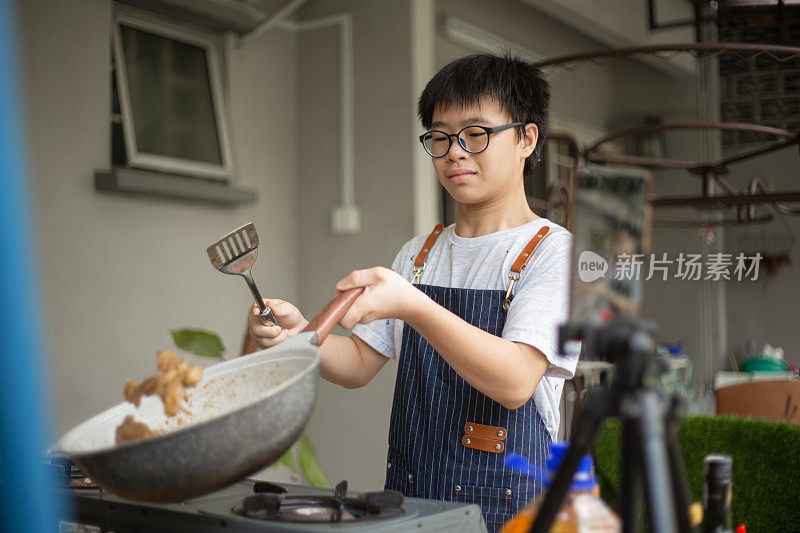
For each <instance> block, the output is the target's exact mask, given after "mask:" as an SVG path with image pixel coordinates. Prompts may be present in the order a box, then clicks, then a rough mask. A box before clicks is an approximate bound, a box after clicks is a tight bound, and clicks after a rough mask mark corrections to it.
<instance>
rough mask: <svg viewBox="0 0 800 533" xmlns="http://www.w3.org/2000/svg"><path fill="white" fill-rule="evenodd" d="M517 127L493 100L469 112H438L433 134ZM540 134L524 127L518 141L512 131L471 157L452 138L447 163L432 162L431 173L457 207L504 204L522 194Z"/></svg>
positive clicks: (493, 136)
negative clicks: (527, 160) (527, 165)
mask: <svg viewBox="0 0 800 533" xmlns="http://www.w3.org/2000/svg"><path fill="white" fill-rule="evenodd" d="M510 122H513V121H512V119H511V117H510V116H509V115H508V113H507V112H506V111H504V110H503V109H502V107H501V106H500V105H499V104H498V103H497V102H496V101H494V100H492V99H490V98H483V99H482V100H481V101H480V103H479V104H477V105H472V106H468V107H461V106H460V105H451V106H449V107H441V106H440V107H437V108H436V110H434V112H433V120H432V124H431V129H434V130H441V131H443V132H445V133H450V134H455V133H458V132H459V131H460V130H461V129H462V128H464V127H466V126H486V127H492V126H501V125H503V124H508V123H510ZM537 137H538V129H537V127H536V125H535V124H528V125H526V127H525V135H524V136H523V137H522V138H521V139H519V138H518V135H517V128H509V129H506V130H503V131H499V132H497V133H493V134H491V135H490V136H489V145H488V146H487V148H486V150H484V151H483V152H480V153H478V154H471V153H469V152H467V151H466V150H464V149H463V148H462V147H461V146H460V145H459V144H458V142H457V141H456V139H455V137H453V138H452V139H453V142H452V145H451V146H450V150H449V151H448V152H447V154H445V155H444V156H443V157H434V158H432V159H433V167H434V168H435V169H436V175H437V176H438V177H439V182H440V183H441V184H442V186H443V187H444V188H445V189H447V192H448V193H450V196H452V197H453V198H454V199H455V200H456V201H457V202H459V203H462V204H465V205H472V206H475V207H479V206H491V205H496V204H503V203H505V201H506V200H508V199H510V198H512V197H514V196H517V195H519V194H520V192H521V191H522V186H521V184H522V172H523V168H524V165H525V158H526V157H528V156H529V155H531V153H533V150H534V148H535V147H536V140H537Z"/></svg>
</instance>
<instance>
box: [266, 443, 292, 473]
mask: <svg viewBox="0 0 800 533" xmlns="http://www.w3.org/2000/svg"><path fill="white" fill-rule="evenodd" d="M281 465H283V466H288V467H289V468H290V469H291V470H292V472H294V473H295V474H296V473H297V468H295V466H294V454H292V449H291V448H289V449H288V450H286V453H284V454H283V455H281V458H280V459H278V460H277V461H275V462H274V463H272V464H271V465H269V467H270V468H278V467H279V466H281Z"/></svg>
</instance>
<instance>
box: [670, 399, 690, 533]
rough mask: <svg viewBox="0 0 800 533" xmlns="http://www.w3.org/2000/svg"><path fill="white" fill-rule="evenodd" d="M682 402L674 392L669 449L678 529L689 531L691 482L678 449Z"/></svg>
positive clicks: (671, 402)
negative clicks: (687, 477)
mask: <svg viewBox="0 0 800 533" xmlns="http://www.w3.org/2000/svg"><path fill="white" fill-rule="evenodd" d="M682 403H683V402H682V400H681V398H680V397H679V396H678V395H677V394H673V395H672V397H671V398H670V410H669V415H668V417H667V449H668V452H669V460H670V461H669V467H670V474H671V476H672V490H673V500H674V502H675V506H676V507H675V511H674V512H675V516H676V517H678V531H680V532H681V533H689V532H690V531H691V530H692V524H691V522H690V520H689V482H688V480H687V479H686V468H685V467H684V465H683V457H681V454H680V451H679V450H678V424H679V423H680V414H681V407H682Z"/></svg>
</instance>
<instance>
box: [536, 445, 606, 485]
mask: <svg viewBox="0 0 800 533" xmlns="http://www.w3.org/2000/svg"><path fill="white" fill-rule="evenodd" d="M568 449H569V443H568V442H563V441H562V442H554V443H553V444H552V445H551V446H550V457H549V458H548V459H547V474H548V475H547V477H546V478H545V479H544V480H543V481H544V485H545V487H549V486H550V484H551V483H552V481H553V479H554V478H555V477H556V472H558V467H559V466H561V461H562V460H563V459H564V456H565V455H566V453H567V450H568ZM595 485H597V480H596V479H595V477H594V465H593V464H592V458H591V457H590V456H588V455H585V456H584V457H583V458H582V459H581V461H580V463H578V469H577V470H575V475H574V476H573V477H572V483H570V485H569V489H570V490H575V491H584V490H592V488H594V486H595Z"/></svg>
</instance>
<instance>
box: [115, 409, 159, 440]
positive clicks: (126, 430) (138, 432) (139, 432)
mask: <svg viewBox="0 0 800 533" xmlns="http://www.w3.org/2000/svg"><path fill="white" fill-rule="evenodd" d="M153 435H155V433H153V430H152V429H150V428H149V427H147V424H144V423H142V422H137V421H136V420H134V419H133V415H128V416H126V417H125V420H123V421H122V424H120V425H119V426H118V427H117V431H116V437H117V444H122V443H123V442H130V441H132V440H139V439H146V438H147V437H152V436H153Z"/></svg>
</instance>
